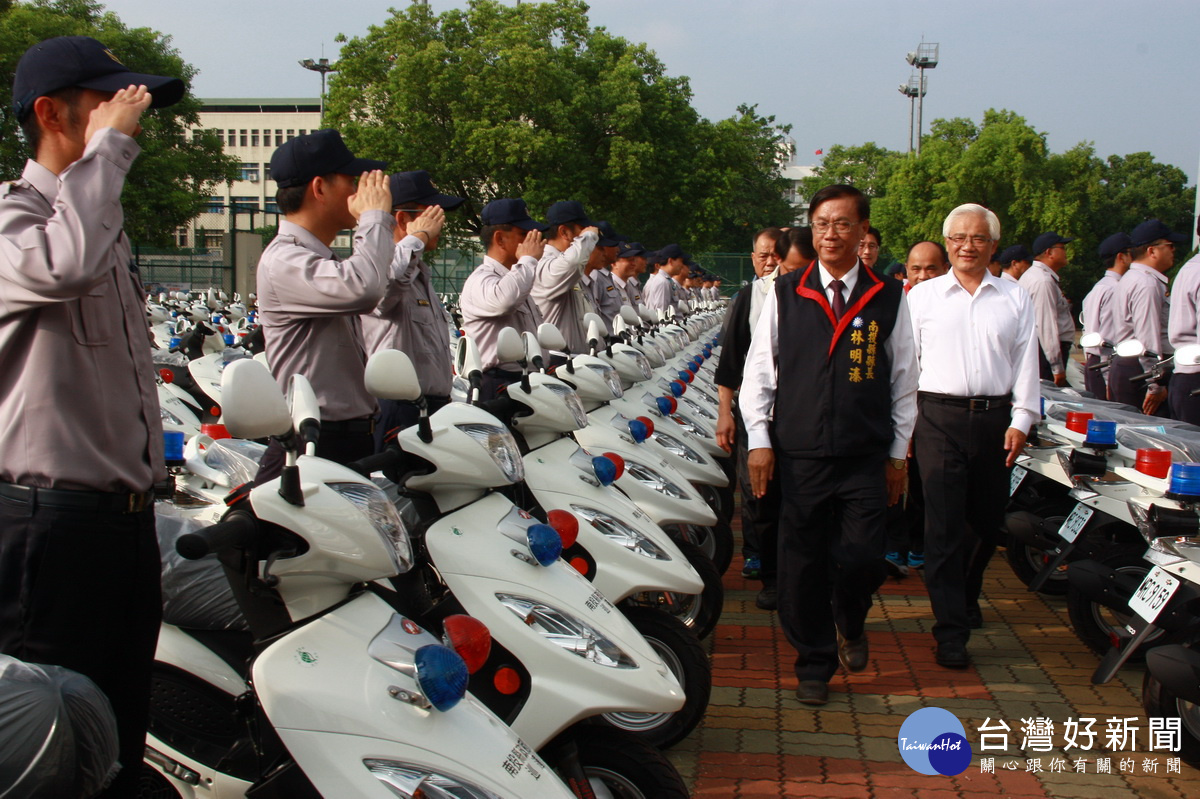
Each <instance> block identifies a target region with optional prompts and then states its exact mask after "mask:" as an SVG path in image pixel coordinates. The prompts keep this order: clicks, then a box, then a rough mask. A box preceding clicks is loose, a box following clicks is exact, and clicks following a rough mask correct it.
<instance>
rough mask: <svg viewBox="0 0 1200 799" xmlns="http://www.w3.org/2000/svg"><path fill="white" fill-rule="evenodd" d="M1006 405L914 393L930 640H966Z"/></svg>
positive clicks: (995, 524)
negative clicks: (961, 403) (966, 404)
mask: <svg viewBox="0 0 1200 799" xmlns="http://www.w3.org/2000/svg"><path fill="white" fill-rule="evenodd" d="M1011 415H1012V409H1011V407H1009V406H1001V407H998V408H993V409H992V410H988V411H971V410H969V409H967V408H963V407H957V406H952V405H945V404H942V403H939V402H936V401H934V400H930V399H928V398H926V397H923V396H918V399H917V426H916V429H915V431H914V432H913V441H914V443H915V446H916V451H917V461H918V463H919V464H920V468H921V481H922V483H923V484H924V490H925V584H926V586H927V588H928V590H929V602H930V604H931V605H932V606H933V615H934V617H935V618H936V619H937V621H936V623H935V624H934V625H933V637H934V638H936V639H937V641H938V643H946V642H952V641H957V642H959V643H966V642H967V639H968V638H970V636H971V629H970V625H969V623H968V619H967V608H968V607H972V606H975V605H978V604H979V594H980V592H981V591H982V589H983V573H984V571H985V570H986V569H987V565H988V562H989V561H990V560H991V557H992V553H993V552H994V551H995V549H996V541H997V540H998V538H999V534H1000V525H1001V524H1002V523H1003V521H1004V508H1005V505H1007V504H1008V475H1009V471H1010V470H1009V468H1008V467H1007V466H1005V464H1004V462H1005V459H1006V458H1007V456H1008V453H1007V452H1006V451H1005V449H1004V433H1005V431H1006V430H1007V429H1008V426H1009V420H1010V417H1011Z"/></svg>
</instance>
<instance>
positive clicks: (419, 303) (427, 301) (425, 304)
mask: <svg viewBox="0 0 1200 799" xmlns="http://www.w3.org/2000/svg"><path fill="white" fill-rule="evenodd" d="M417 305H424V306H426V307H428V305H429V300H417Z"/></svg>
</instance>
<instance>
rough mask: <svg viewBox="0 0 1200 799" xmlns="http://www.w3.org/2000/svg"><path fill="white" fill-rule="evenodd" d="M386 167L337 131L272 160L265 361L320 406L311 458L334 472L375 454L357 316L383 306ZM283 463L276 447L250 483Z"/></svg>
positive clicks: (261, 278)
mask: <svg viewBox="0 0 1200 799" xmlns="http://www.w3.org/2000/svg"><path fill="white" fill-rule="evenodd" d="M383 166H385V164H384V163H383V162H382V161H371V160H368V159H365V158H355V157H354V155H353V154H352V153H351V152H350V150H349V149H348V148H347V147H346V145H345V143H344V142H343V141H342V137H341V134H339V133H338V132H337V131H336V130H319V131H315V132H313V133H309V134H306V135H304V136H298V137H296V138H294V139H292V140H291V141H289V142H286V143H284V144H283V145H282V146H281V147H279V149H277V150H276V151H275V153H274V155H272V156H271V177H272V178H273V179H274V180H275V182H276V184H278V187H279V189H278V191H277V192H276V194H275V201H276V203H277V204H278V205H279V210H280V212H281V213H282V214H283V215H284V218H283V219H282V220H280V222H279V233H278V234H277V235H276V236H275V238H274V239H272V240H271V243H270V244H269V245H267V248H266V249H265V250H263V254H262V256H261V257H260V258H259V261H258V285H257V289H258V311H259V320H260V321H261V322H262V327H263V333H264V336H265V339H266V353H267V361H268V363H269V364H270V366H271V374H273V375H274V376H275V379H276V380H277V381H279V384H280V386H283V387H285V388H286V386H287V385H288V381H289V380H290V379H291V377H292V375H294V374H302V375H304V376H305V377H307V378H308V380H309V382H311V383H312V387H313V390H314V391H315V392H316V395H317V399H318V400H319V401H320V403H321V438H320V440H319V441H318V443H317V455H318V456H320V457H322V458H327V459H329V460H334V461H337V462H339V463H346V462H348V461H352V460H356V459H358V458H361V457H364V456H366V455H370V454H371V453H372V452H373V451H374V448H375V441H374V438H373V436H372V430H373V427H374V425H373V421H374V417H375V410H376V405H375V398H374V397H372V396H371V395H370V394H368V393H367V389H366V386H365V385H364V384H363V377H364V374H365V371H366V354H365V352H364V349H363V337H362V326H361V324H360V320H359V315H360V314H364V313H369V312H370V311H371V310H372V309H373V308H374V307H375V306H376V305H378V304H379V301H380V299H382V297H383V292H384V289H385V288H386V286H387V280H388V267H389V264H390V263H391V260H392V231H393V230H394V229H395V227H396V220H395V219H393V218H392V215H391V213H390V211H391V208H392V196H391V192H390V191H389V190H388V183H387V178H386V176H385V175H384V174H383V172H382V171H380V169H381V168H382V167H383ZM359 175H362V179H361V180H360V181H359V182H358V186H357V188H356V186H355V177H356V176H359ZM351 227H353V228H354V254H353V255H351V256H349V257H348V258H346V259H344V260H343V259H340V258H338V257H337V256H335V255H334V253H333V250H331V249H330V248H329V245H330V244H332V243H333V240H334V238H336V237H337V234H338V232H339V231H341V230H344V229H346V228H351ZM283 460H284V454H283V449H282V448H281V447H280V446H279V445H278V444H276V443H274V442H272V444H271V446H270V447H269V448H268V450H267V453H266V454H265V455H264V456H263V459H262V462H261V463H260V465H259V472H258V476H257V477H256V478H255V479H256V480H257V481H258V482H260V483H261V482H263V481H265V480H269V479H271V478H272V477H274V476H276V475H278V474H279V470H280V469H281V468H282V466H283Z"/></svg>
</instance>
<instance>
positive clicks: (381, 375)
mask: <svg viewBox="0 0 1200 799" xmlns="http://www.w3.org/2000/svg"><path fill="white" fill-rule="evenodd" d="M364 382H365V383H366V386H367V392H368V393H369V394H370V395H371V396H372V397H375V398H377V399H387V400H406V401H408V402H414V401H416V400H417V399H419V398H420V397H421V383H420V381H419V380H417V370H416V369H414V368H413V364H412V360H410V359H409V357H408V356H407V355H405V354H404V353H403V352H401V351H400V350H380V351H379V352H377V353H375V354H374V355H372V356H371V359H370V360H368V361H367V373H366V377H365V381H364Z"/></svg>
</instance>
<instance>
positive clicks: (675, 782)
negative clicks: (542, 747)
mask: <svg viewBox="0 0 1200 799" xmlns="http://www.w3.org/2000/svg"><path fill="white" fill-rule="evenodd" d="M576 741H577V743H578V746H579V760H580V761H581V763H582V764H583V773H584V774H585V775H586V776H587V778H588V782H589V784H590V785H591V787H592V791H594V792H595V794H596V799H687V798H688V796H689V793H688V789H687V785H686V784H685V783H684V781H683V777H681V776H679V772H678V771H676V770H675V767H674V766H673V765H671V761H669V760H667V758H666V757H665V756H664V755H663V753H662V752H660V751H658V750H657V749H655V748H654V747H653V746H651V745H650V744H648V743H645V742H644V741H640V740H638V739H637V738H636V737H635V736H630V735H627V734H625V733H623V732H621V731H619V730H612V729H606V728H604V727H587V726H584V727H580V728H579V730H578V732H577V734H576Z"/></svg>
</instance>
